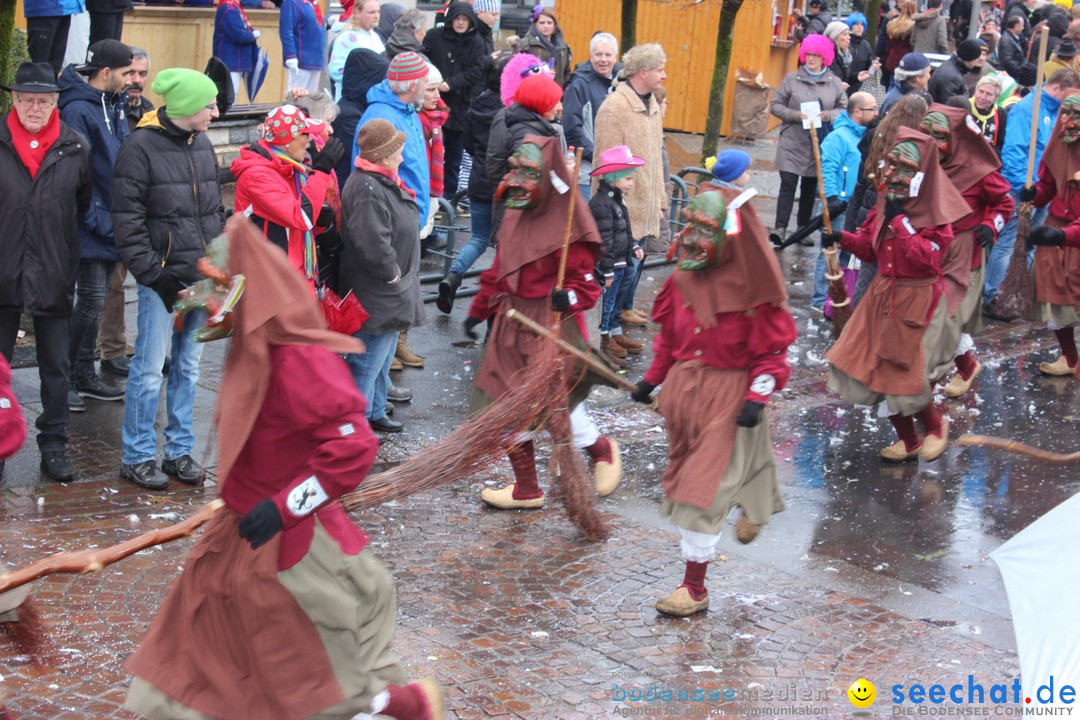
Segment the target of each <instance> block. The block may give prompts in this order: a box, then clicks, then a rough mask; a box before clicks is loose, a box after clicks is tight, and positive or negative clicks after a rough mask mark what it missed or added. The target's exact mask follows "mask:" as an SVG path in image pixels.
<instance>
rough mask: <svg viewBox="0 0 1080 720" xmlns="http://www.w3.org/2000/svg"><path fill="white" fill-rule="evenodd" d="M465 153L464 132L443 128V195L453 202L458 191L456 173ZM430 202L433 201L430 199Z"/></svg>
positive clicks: (459, 168)
mask: <svg viewBox="0 0 1080 720" xmlns="http://www.w3.org/2000/svg"><path fill="white" fill-rule="evenodd" d="M464 153H465V131H464V130H447V129H446V128H443V194H442V196H443V197H444V198H446V199H447V200H449V201H450V202H454V194H455V193H456V192H457V190H458V173H459V172H460V171H461V156H462V155H463V154H464ZM432 202H435V199H434V198H432Z"/></svg>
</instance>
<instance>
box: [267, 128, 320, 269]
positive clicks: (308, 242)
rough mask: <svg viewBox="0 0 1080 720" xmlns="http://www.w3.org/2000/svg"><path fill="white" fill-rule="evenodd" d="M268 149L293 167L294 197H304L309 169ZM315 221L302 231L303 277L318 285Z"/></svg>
mask: <svg viewBox="0 0 1080 720" xmlns="http://www.w3.org/2000/svg"><path fill="white" fill-rule="evenodd" d="M268 149H269V150H270V153H271V154H272V155H273V156H274V157H276V158H277V159H278V160H281V161H282V162H284V163H287V164H289V165H292V167H293V182H294V183H295V184H296V195H297V197H298V198H302V197H303V196H304V186H305V185H307V176H308V173H310V172H311V167H310V166H308V165H305V164H304V163H302V162H297V161H296V160H294V159H293V158H291V157H289V155H288V154H287V153H286V152H285V151H284V150H282V149H280V148H278V147H277V146H275V145H269V146H268ZM314 227H315V219H314V218H308V226H307V227H306V228H305V229H304V275H305V276H306V277H307V278H308V279H310V280H312V281H313V282H315V283H316V284H318V282H319V263H318V259H317V258H316V255H315V230H314Z"/></svg>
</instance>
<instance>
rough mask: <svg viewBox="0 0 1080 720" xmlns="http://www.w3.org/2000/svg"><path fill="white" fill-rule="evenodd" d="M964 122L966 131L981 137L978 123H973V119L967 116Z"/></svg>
mask: <svg viewBox="0 0 1080 720" xmlns="http://www.w3.org/2000/svg"><path fill="white" fill-rule="evenodd" d="M964 120H965V121H966V122H967V129H968V130H970V131H971V132H973V133H975V134H976V135H982V129H981V128H979V125H978V123H976V122H975V118H973V117H971V116H970V115H968V116H967V117H966V118H964Z"/></svg>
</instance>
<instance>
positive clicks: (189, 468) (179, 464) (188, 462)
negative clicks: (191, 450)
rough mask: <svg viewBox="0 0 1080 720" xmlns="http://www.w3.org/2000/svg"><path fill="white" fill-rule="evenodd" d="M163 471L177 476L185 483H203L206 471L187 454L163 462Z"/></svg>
mask: <svg viewBox="0 0 1080 720" xmlns="http://www.w3.org/2000/svg"><path fill="white" fill-rule="evenodd" d="M161 472H163V473H165V474H166V475H169V476H171V477H174V478H176V479H177V480H179V481H180V482H182V483H184V484H185V485H201V484H202V480H203V477H204V475H205V471H204V470H203V469H202V468H201V467H199V464H198V463H197V462H195V460H194V459H193V458H192V457H191V456H190V455H187V454H184V455H181V456H180V457H177V458H173V459H172V460H168V459H166V460H163V461H162V462H161Z"/></svg>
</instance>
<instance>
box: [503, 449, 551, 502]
mask: <svg viewBox="0 0 1080 720" xmlns="http://www.w3.org/2000/svg"><path fill="white" fill-rule="evenodd" d="M507 454H508V455H509V456H510V467H512V468H513V469H514V499H515V500H532V499H533V498H538V497H543V496H544V491H543V490H541V489H540V483H539V482H538V481H537V479H536V448H535V446H534V445H533V441H532V440H527V441H525V442H523V443H520V444H518V445H515V446H514V447H512V448H510V451H509V452H508V453H507Z"/></svg>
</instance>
